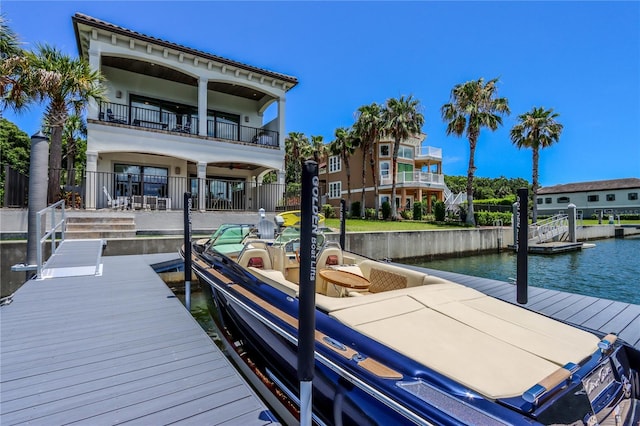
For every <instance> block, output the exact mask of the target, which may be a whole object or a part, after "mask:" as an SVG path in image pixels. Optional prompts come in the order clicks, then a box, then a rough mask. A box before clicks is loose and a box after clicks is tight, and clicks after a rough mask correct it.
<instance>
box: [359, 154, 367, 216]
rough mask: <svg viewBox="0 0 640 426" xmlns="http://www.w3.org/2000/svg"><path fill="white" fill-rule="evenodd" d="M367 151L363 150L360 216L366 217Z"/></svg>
mask: <svg viewBox="0 0 640 426" xmlns="http://www.w3.org/2000/svg"><path fill="white" fill-rule="evenodd" d="M366 166H367V153H366V152H364V151H363V152H362V201H361V202H360V217H361V218H362V219H364V217H365V210H366V207H365V205H364V197H365V187H366V186H367V172H366V170H367V169H366Z"/></svg>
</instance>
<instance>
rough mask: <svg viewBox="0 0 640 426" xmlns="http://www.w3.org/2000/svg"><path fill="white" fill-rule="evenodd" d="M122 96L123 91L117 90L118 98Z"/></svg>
mask: <svg viewBox="0 0 640 426" xmlns="http://www.w3.org/2000/svg"><path fill="white" fill-rule="evenodd" d="M121 97H122V91H121V90H116V98H118V99H120V98H121Z"/></svg>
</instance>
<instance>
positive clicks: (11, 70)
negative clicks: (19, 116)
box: [0, 15, 35, 111]
mask: <svg viewBox="0 0 640 426" xmlns="http://www.w3.org/2000/svg"><path fill="white" fill-rule="evenodd" d="M32 58H33V55H32V54H30V53H29V52H26V51H24V50H23V49H22V48H20V42H19V40H18V36H17V35H16V33H14V32H13V30H12V29H11V28H10V27H9V26H8V25H7V21H6V19H5V18H4V17H3V16H2V15H0V97H1V99H2V105H1V107H0V110H4V109H6V108H7V107H11V108H13V109H15V110H16V111H20V110H22V109H24V108H25V107H26V106H27V105H28V104H29V103H31V102H33V101H34V100H35V93H34V91H33V88H34V87H35V81H34V77H35V76H34V73H33V72H32V71H33V70H32V68H31V67H30V60H31V59H32Z"/></svg>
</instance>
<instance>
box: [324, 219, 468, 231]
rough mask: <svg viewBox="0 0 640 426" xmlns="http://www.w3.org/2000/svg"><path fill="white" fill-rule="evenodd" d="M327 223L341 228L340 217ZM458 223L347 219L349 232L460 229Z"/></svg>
mask: <svg viewBox="0 0 640 426" xmlns="http://www.w3.org/2000/svg"><path fill="white" fill-rule="evenodd" d="M325 225H326V226H327V227H329V228H332V229H335V230H336V231H339V230H340V219H326V220H325ZM458 228H461V226H456V225H434V224H431V223H426V222H413V221H406V220H405V221H384V220H362V219H347V232H358V231H368V232H376V231H420V230H425V229H458Z"/></svg>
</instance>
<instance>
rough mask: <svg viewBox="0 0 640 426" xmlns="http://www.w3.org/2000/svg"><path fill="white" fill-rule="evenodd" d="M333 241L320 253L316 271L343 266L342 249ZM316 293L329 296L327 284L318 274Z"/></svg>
mask: <svg viewBox="0 0 640 426" xmlns="http://www.w3.org/2000/svg"><path fill="white" fill-rule="evenodd" d="M333 244H334V243H333V242H331V241H327V246H325V248H324V249H323V250H322V251H321V252H320V256H318V260H317V261H316V270H317V271H320V270H322V269H327V268H329V267H331V266H337V265H342V263H343V258H342V249H341V248H340V246H339V245H337V244H336V245H333ZM316 293H320V294H327V282H326V281H325V280H324V279H323V278H322V277H320V274H316Z"/></svg>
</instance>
